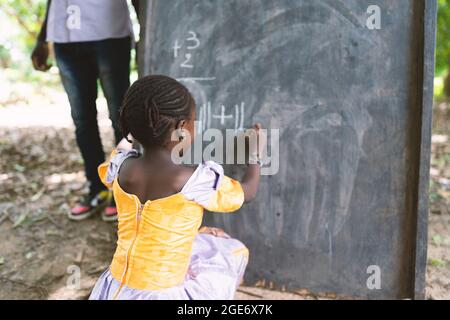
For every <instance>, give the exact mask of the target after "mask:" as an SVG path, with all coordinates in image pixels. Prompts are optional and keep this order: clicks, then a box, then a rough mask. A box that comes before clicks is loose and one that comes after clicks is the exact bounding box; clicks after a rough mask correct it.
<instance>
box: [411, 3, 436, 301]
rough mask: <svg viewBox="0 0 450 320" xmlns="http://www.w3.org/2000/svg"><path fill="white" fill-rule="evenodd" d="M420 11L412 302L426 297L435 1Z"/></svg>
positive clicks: (423, 5) (422, 5) (425, 4)
mask: <svg viewBox="0 0 450 320" xmlns="http://www.w3.org/2000/svg"><path fill="white" fill-rule="evenodd" d="M419 4H420V6H421V7H422V9H421V10H420V12H423V14H424V15H423V17H422V19H421V20H420V21H422V24H423V32H422V34H421V40H420V43H419V48H420V47H422V48H423V54H422V57H421V64H420V65H423V70H422V72H421V74H420V75H419V80H421V81H419V83H418V85H419V86H420V87H421V88H420V87H419V88H418V89H419V90H418V92H419V94H420V95H421V107H422V108H421V111H422V112H421V121H420V123H421V130H420V137H418V141H420V150H419V153H420V155H419V157H420V159H419V163H418V168H419V170H418V177H417V195H416V197H417V208H416V215H417V217H416V219H415V220H416V228H415V232H414V234H412V237H415V242H416V248H415V262H414V263H415V272H414V279H413V280H412V281H411V283H414V288H413V292H412V296H414V298H415V299H424V298H425V286H426V280H425V275H426V267H427V244H428V232H427V229H428V189H429V175H430V154H431V136H432V118H433V96H434V94H433V93H434V71H435V48H436V24H437V22H436V21H437V1H436V0H431V1H428V0H423V1H420V2H419Z"/></svg>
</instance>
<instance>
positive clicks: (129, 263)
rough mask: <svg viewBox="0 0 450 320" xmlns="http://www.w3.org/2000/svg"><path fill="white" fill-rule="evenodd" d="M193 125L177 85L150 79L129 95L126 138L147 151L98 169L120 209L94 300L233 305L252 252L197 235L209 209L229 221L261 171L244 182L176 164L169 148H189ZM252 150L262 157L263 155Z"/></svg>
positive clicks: (252, 168) (188, 102)
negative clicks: (228, 216) (230, 301)
mask: <svg viewBox="0 0 450 320" xmlns="http://www.w3.org/2000/svg"><path fill="white" fill-rule="evenodd" d="M194 120H195V102H194V99H193V98H192V96H191V94H190V93H189V91H188V90H187V89H186V88H185V87H184V86H183V85H182V84H180V83H179V82H177V81H176V80H174V79H171V78H169V77H166V76H147V77H144V78H142V79H140V80H138V81H136V82H135V83H134V84H133V85H132V86H131V88H130V89H129V90H128V92H127V94H126V97H125V100H124V106H123V108H122V111H121V115H120V122H121V127H122V131H123V134H124V136H125V137H127V136H128V135H129V134H131V135H132V137H133V138H134V139H135V140H136V141H137V142H139V143H140V144H141V145H142V146H143V150H144V151H143V154H142V155H141V154H139V153H138V152H137V151H136V150H129V151H126V150H121V149H120V147H118V148H117V149H118V150H117V151H113V154H112V155H111V158H110V161H109V162H107V163H104V164H102V165H101V166H100V167H99V175H100V178H101V179H102V181H103V183H104V184H105V185H106V186H108V187H109V188H112V190H113V194H114V198H115V200H116V204H117V211H118V220H119V225H118V241H117V249H116V252H115V254H114V258H113V260H112V263H111V265H110V267H109V268H108V269H107V270H106V271H105V272H104V273H103V274H102V275H101V277H100V279H99V280H98V281H97V284H96V285H95V287H94V289H93V291H92V293H91V296H90V299H97V300H104V299H232V298H233V296H234V293H235V291H236V289H237V286H238V285H239V284H240V282H241V280H242V277H243V275H244V271H245V268H246V265H247V261H248V250H247V248H246V247H245V246H244V245H243V244H242V243H241V242H239V241H238V240H235V239H232V238H230V237H229V236H228V235H227V234H225V233H224V232H223V231H221V230H220V229H214V228H206V227H204V228H201V229H200V230H199V227H200V224H201V222H202V217H203V210H204V209H207V210H209V211H213V212H233V211H236V210H238V209H239V208H240V207H241V206H242V204H243V203H244V202H248V201H250V200H251V199H253V198H254V196H255V194H256V191H257V188H258V184H259V175H260V166H259V164H249V165H248V168H247V172H246V174H245V176H244V178H243V180H242V182H241V183H239V182H238V181H236V180H233V179H231V178H229V177H227V176H225V175H224V173H223V169H222V167H221V166H220V165H219V164H217V163H215V162H212V161H207V162H204V163H202V164H200V165H199V166H197V167H196V168H193V167H190V166H185V165H177V164H175V163H174V162H173V161H172V157H171V154H172V149H173V148H174V147H175V146H177V147H180V145H179V144H181V146H182V150H184V149H186V148H188V147H189V145H190V144H191V143H192V139H193V138H192V137H193V136H194V132H195V130H194ZM254 129H255V130H254V132H255V134H256V137H257V138H259V140H260V144H259V150H261V147H262V146H263V143H265V140H264V139H263V136H262V133H260V132H261V131H260V130H259V129H260V125H255V126H254ZM174 134H175V135H176V137H177V138H178V139H177V140H176V141H173V140H174V139H173V136H174ZM119 146H120V145H119ZM250 148H251V152H252V153H253V154H254V155H256V157H258V152H257V150H258V146H255V145H254V144H252V145H251V146H250Z"/></svg>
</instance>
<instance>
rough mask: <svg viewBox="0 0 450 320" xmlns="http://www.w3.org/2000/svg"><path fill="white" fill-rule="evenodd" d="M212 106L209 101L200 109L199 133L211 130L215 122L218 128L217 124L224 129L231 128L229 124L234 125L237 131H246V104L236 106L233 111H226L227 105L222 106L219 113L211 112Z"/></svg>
mask: <svg viewBox="0 0 450 320" xmlns="http://www.w3.org/2000/svg"><path fill="white" fill-rule="evenodd" d="M211 109H212V106H211V102H210V101H207V102H206V103H204V104H203V105H202V106H201V107H200V109H199V114H198V123H199V125H198V127H197V130H198V133H199V134H200V133H202V132H203V131H205V130H207V129H210V128H211V127H212V121H215V122H214V126H213V127H217V126H216V124H220V126H222V127H227V128H231V126H230V125H229V123H231V124H233V126H234V127H233V128H234V130H235V131H241V130H244V122H245V103H244V102H241V103H239V104H235V105H234V108H233V111H228V112H227V111H226V110H227V107H226V106H225V105H223V104H222V105H220V108H219V110H220V111H219V112H218V113H213V112H212V111H211Z"/></svg>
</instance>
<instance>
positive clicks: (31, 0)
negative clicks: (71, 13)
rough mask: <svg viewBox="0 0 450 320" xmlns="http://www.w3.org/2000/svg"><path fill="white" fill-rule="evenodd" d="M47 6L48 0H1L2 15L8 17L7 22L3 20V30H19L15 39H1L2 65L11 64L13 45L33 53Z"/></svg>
mask: <svg viewBox="0 0 450 320" xmlns="http://www.w3.org/2000/svg"><path fill="white" fill-rule="evenodd" d="M46 6H47V0H2V1H1V2H0V11H1V12H2V13H3V15H2V17H5V15H6V18H7V22H3V23H4V24H3V25H2V26H3V28H2V29H3V30H2V31H3V32H6V33H8V31H9V32H11V30H14V31H19V32H18V34H17V36H16V37H14V39H11V37H8V36H4V37H2V38H1V39H0V65H1V66H3V67H8V66H9V65H10V61H11V56H10V52H9V51H10V50H9V48H10V47H11V46H12V47H14V48H17V49H19V50H20V51H22V52H27V53H31V50H32V48H33V46H34V44H35V42H36V37H37V34H38V33H39V30H40V28H41V25H42V21H43V20H44V16H45V10H46ZM5 24H6V25H7V28H6V27H5ZM11 42H12V45H11Z"/></svg>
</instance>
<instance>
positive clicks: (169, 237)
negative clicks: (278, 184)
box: [99, 153, 244, 290]
mask: <svg viewBox="0 0 450 320" xmlns="http://www.w3.org/2000/svg"><path fill="white" fill-rule="evenodd" d="M113 155H115V153H113ZM108 166H109V163H108V162H105V163H104V164H102V165H101V166H100V167H99V175H100V178H101V179H102V181H103V182H104V183H105V185H107V186H108V187H110V188H112V189H113V194H114V198H115V201H116V204H117V212H118V221H119V223H118V240H117V249H116V252H115V254H114V258H113V261H112V263H111V266H110V270H111V274H112V276H113V277H114V278H115V279H116V280H117V281H119V282H120V283H121V285H122V286H123V285H126V286H128V287H130V288H133V289H140V290H159V289H164V288H170V287H173V286H176V285H180V284H182V283H183V281H184V279H185V276H186V272H187V269H188V266H189V261H190V256H191V251H192V245H193V242H194V238H195V236H196V235H197V233H198V229H199V227H200V225H201V222H202V218H203V211H204V209H205V208H206V209H207V210H210V211H220V212H232V211H235V210H237V209H239V208H240V207H241V205H242V203H243V201H244V194H243V191H242V187H241V185H240V183H239V182H238V181H236V180H233V179H231V178H228V177H226V176H223V177H222V179H221V180H220V184H219V185H218V186H216V187H215V188H216V189H215V190H214V192H211V193H210V196H208V197H207V198H206V200H207V201H206V202H205V197H203V199H200V198H201V197H200V198H199V199H200V200H196V198H195V197H194V196H193V197H192V199H189V198H191V197H190V195H189V192H184V193H182V192H180V193H177V194H174V195H172V196H169V197H165V198H161V199H157V200H153V201H147V202H146V203H145V204H141V203H140V200H139V198H138V197H137V196H136V195H133V194H129V193H127V192H125V191H124V190H123V189H122V188H121V186H120V184H119V182H118V179H117V177H115V179H114V180H113V181H112V182H108V181H107V178H106V176H107V170H108ZM196 171H198V170H196ZM199 175H200V173H199V174H197V176H199ZM203 180H205V179H203ZM206 182H207V180H206ZM193 184H195V181H194V182H193V181H191V185H193ZM200 185H201V187H202V188H204V185H205V181H202V183H201V184H200ZM193 189H195V185H194V187H193ZM201 190H203V189H201ZM201 190H200V191H201ZM201 193H202V192H199V190H194V192H193V193H192V194H194V195H198V194H201Z"/></svg>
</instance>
